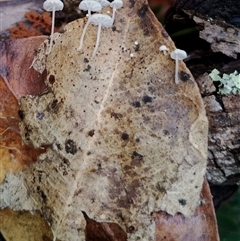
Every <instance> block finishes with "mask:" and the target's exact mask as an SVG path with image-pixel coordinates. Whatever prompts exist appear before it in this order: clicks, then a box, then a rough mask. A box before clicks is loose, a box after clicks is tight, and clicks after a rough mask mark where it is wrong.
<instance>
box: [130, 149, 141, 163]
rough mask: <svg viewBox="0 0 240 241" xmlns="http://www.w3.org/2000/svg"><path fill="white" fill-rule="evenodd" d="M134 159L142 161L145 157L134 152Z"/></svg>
mask: <svg viewBox="0 0 240 241" xmlns="http://www.w3.org/2000/svg"><path fill="white" fill-rule="evenodd" d="M132 159H135V160H138V161H142V160H143V155H141V154H139V153H138V152H136V151H134V152H133V153H132Z"/></svg>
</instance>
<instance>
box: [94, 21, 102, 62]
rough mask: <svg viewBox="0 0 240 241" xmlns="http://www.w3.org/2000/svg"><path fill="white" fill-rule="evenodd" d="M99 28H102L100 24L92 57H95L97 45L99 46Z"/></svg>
mask: <svg viewBox="0 0 240 241" xmlns="http://www.w3.org/2000/svg"><path fill="white" fill-rule="evenodd" d="M101 27H102V25H101V23H99V25H98V32H97V41H96V45H95V48H94V51H93V55H92V57H94V56H95V54H96V52H97V49H98V45H99V41H100V34H101Z"/></svg>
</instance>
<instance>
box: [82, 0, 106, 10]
mask: <svg viewBox="0 0 240 241" xmlns="http://www.w3.org/2000/svg"><path fill="white" fill-rule="evenodd" d="M79 9H80V10H83V11H91V12H100V11H101V10H102V5H101V4H100V3H99V2H97V1H93V0H90V1H89V0H88V1H87V0H86V1H82V2H80V4H79Z"/></svg>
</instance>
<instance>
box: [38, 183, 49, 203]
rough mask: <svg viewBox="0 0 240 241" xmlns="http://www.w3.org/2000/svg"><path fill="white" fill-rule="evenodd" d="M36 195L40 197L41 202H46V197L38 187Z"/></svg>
mask: <svg viewBox="0 0 240 241" xmlns="http://www.w3.org/2000/svg"><path fill="white" fill-rule="evenodd" d="M37 193H38V194H39V195H40V197H41V198H42V200H43V202H46V201H47V196H46V194H45V193H44V191H43V190H41V188H40V187H39V186H37Z"/></svg>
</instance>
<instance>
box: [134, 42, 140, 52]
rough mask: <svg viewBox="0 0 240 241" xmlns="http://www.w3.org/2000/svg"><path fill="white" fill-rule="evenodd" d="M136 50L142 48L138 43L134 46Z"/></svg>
mask: <svg viewBox="0 0 240 241" xmlns="http://www.w3.org/2000/svg"><path fill="white" fill-rule="evenodd" d="M134 50H135V52H138V51H139V50H140V44H137V45H135V46H134Z"/></svg>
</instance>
